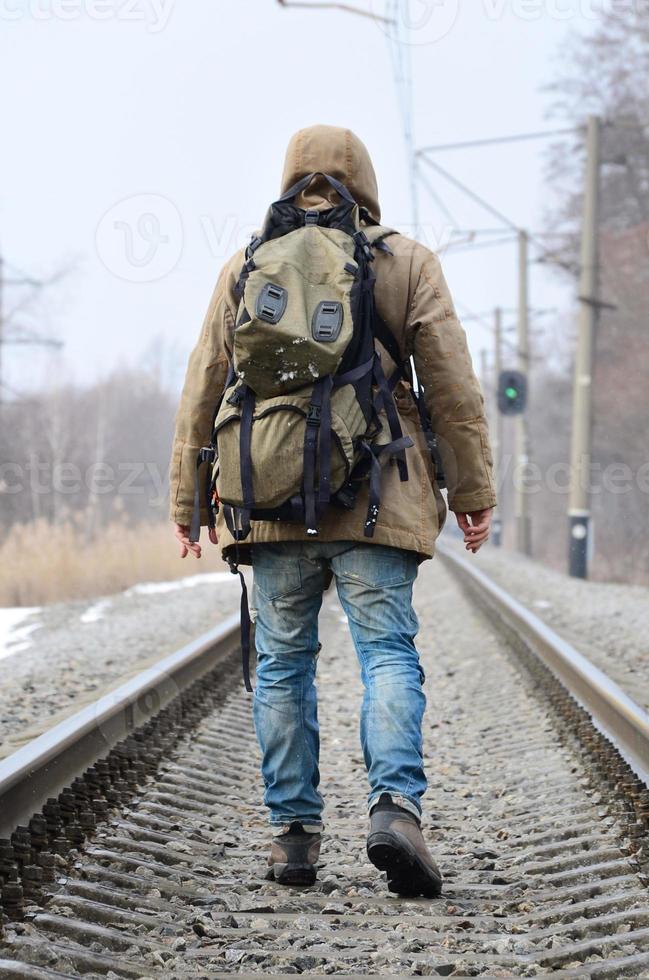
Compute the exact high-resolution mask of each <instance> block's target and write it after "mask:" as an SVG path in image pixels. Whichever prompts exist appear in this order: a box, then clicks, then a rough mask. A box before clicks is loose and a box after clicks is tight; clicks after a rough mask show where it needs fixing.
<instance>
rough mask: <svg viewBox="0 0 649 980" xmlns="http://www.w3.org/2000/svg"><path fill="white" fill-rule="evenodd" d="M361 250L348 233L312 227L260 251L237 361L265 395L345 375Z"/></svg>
mask: <svg viewBox="0 0 649 980" xmlns="http://www.w3.org/2000/svg"><path fill="white" fill-rule="evenodd" d="M354 249H355V245H354V240H353V238H351V237H350V235H348V234H347V232H345V231H341V230H340V229H336V228H328V227H320V226H318V225H316V224H307V225H305V226H303V227H300V228H296V229H295V230H293V231H290V232H288V233H287V234H285V235H282V236H281V237H279V238H272V239H270V240H269V241H266V242H264V243H263V244H262V245H260V246H258V248H257V249H256V250H255V252H254V260H253V263H252V268H250V269H249V271H248V273H247V276H246V277H245V280H244V282H243V292H242V297H241V303H240V306H239V312H238V316H237V328H236V330H235V334H234V351H233V355H234V368H235V371H236V373H237V375H238V377H239V378H240V379H241V380H242V381H244V382H245V383H246V384H247V385H249V387H251V388H252V389H253V390H254V392H255V393H256V394H257V395H258V396H259V397H261V398H271V397H273V396H274V395H278V394H282V393H283V392H287V391H291V390H294V389H296V388H300V387H302V386H304V385H306V384H313V382H314V381H317V380H318V378H321V377H325V376H326V375H329V374H334V373H335V372H336V370H337V369H338V367H339V365H340V362H341V360H342V357H343V355H344V353H345V350H346V349H347V347H348V345H349V343H350V341H351V339H352V336H353V330H354V319H353V310H352V305H353V298H352V290H353V288H354V285H355V283H356V281H357V278H356V277H357V273H358V266H357V264H356V262H355V261H354ZM250 264H251V263H250V261H249V263H248V265H249V266H250Z"/></svg>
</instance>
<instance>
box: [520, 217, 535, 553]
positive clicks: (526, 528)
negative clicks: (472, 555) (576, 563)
mask: <svg viewBox="0 0 649 980" xmlns="http://www.w3.org/2000/svg"><path fill="white" fill-rule="evenodd" d="M527 251H528V237H527V232H526V231H519V233H518V330H517V343H516V347H517V351H518V370H519V371H522V372H523V373H524V374H525V375H527V378H528V392H529V365H530V354H529V306H530V303H529V281H528V279H529V263H528V257H527ZM528 397H529V395H528ZM528 411H529V409H526V410H525V411H524V412H522V413H521V414H520V415H517V416H516V464H517V466H516V471H517V476H518V480H517V484H518V485H517V487H516V548H517V550H518V551H520V552H521V554H523V555H531V554H532V533H531V524H530V514H529V495H528V494H527V493H526V491H525V487H524V481H523V475H524V472H525V469H526V466H527V463H528V461H529V458H530V447H529V432H528Z"/></svg>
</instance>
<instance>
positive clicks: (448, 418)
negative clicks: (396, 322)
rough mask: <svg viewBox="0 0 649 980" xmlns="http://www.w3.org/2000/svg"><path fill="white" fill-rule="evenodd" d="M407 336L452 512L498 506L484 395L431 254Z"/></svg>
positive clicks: (421, 277) (414, 301) (424, 265)
mask: <svg viewBox="0 0 649 980" xmlns="http://www.w3.org/2000/svg"><path fill="white" fill-rule="evenodd" d="M407 333H409V334H410V337H411V345H410V346H411V347H412V351H413V355H414V360H415V369H416V371H417V377H418V378H419V381H420V382H421V385H422V386H423V388H424V397H425V400H426V406H427V408H428V411H429V414H430V417H431V422H432V425H433V431H434V432H435V433H436V435H437V440H438V443H439V447H440V451H441V455H442V461H443V465H444V472H445V475H446V485H447V489H448V503H449V507H450V508H451V510H454V511H460V512H465V513H466V512H471V511H474V510H482V509H483V508H485V507H493V506H495V504H496V492H495V486H494V478H493V461H492V454H491V447H490V444H489V435H488V432H487V422H486V419H485V414H484V399H483V397H482V391H481V389H480V385H479V383H478V379H477V378H476V376H475V374H474V371H473V367H472V364H471V356H470V354H469V349H468V346H467V341H466V334H465V333H464V330H463V328H462V326H461V324H460V322H459V320H458V318H457V315H456V312H455V308H454V306H453V300H452V298H451V294H450V292H449V289H448V286H447V284H446V280H445V279H444V274H443V272H442V268H441V265H440V261H439V259H438V257H437V256H436V255H435V254H433V253H432V252H428V251H426V253H425V258H424V261H423V263H422V265H421V269H420V272H419V277H418V281H417V284H416V288H415V292H414V296H413V299H412V303H411V306H410V314H409V323H408V330H407Z"/></svg>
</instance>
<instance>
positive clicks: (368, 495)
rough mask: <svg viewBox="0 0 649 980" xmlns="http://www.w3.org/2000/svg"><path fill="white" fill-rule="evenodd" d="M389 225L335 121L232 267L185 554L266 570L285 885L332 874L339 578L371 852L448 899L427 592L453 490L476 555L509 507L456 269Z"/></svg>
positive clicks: (181, 531)
mask: <svg viewBox="0 0 649 980" xmlns="http://www.w3.org/2000/svg"><path fill="white" fill-rule="evenodd" d="M380 221H381V213H380V208H379V202H378V192H377V182H376V176H375V173H374V169H373V166H372V163H371V160H370V157H369V155H368V153H367V150H366V149H365V147H364V145H363V144H362V143H361V141H360V140H359V139H358V138H357V137H356V136H355V135H354V134H353V133H352V132H350V131H349V130H347V129H338V128H335V127H330V126H314V127H311V128H309V129H305V130H301V131H300V132H298V133H297V134H296V135H295V136H294V137H293V138H292V140H291V142H290V144H289V147H288V152H287V155H286V162H285V166H284V174H283V178H282V194H281V196H280V198H279V199H278V200H277V201H276V202H275V203H274V204H273V205H272V206H271V208H270V209H269V212H268V214H267V216H266V220H265V222H264V225H263V227H262V229H261V230H260V232H259V233H258V234H257V235H255V236H254V237H253V240H252V241H251V243H250V245H249V246H248V248H247V249H246V250H245V251H243V252H239V253H237V254H236V255H235V256H234V257H233V258H232V259H231V260H230V261H229V262H228V263H227V264H226V266H225V268H224V269H223V270H222V272H221V275H220V277H219V280H218V283H217V285H216V289H215V291H214V295H213V297H212V300H211V303H210V306H209V309H208V311H207V315H206V318H205V321H204V324H203V328H202V330H201V334H200V337H199V340H198V343H197V345H196V347H195V349H194V351H193V353H192V355H191V358H190V361H189V367H188V370H187V377H186V381H185V386H184V390H183V394H182V399H181V403H180V408H179V412H178V417H177V425H176V435H175V441H174V447H173V457H172V464H171V519H172V521H173V522H174V524H175V534H176V537H177V538H178V540H179V542H180V547H181V554H182V556H183V557H184V556H185V555H186V554H188V553H189V552H191V553H192V554H194V555H195V556H200V552H201V549H200V545H199V544H198V541H197V539H198V536H199V532H200V526H201V525H208V527H209V537H210V540H211V541H212V542H214V543H216V542H217V540H218V541H220V543H221V547H222V550H223V555H224V557H225V558H226V559H227V560H228V561H229V562H230V563H231V565H232V567H233V570H235V571H236V570H238V567H239V564H244V563H251V564H252V567H253V571H254V602H253V606H254V608H255V610H256V634H255V640H256V648H257V667H256V689H255V692H254V702H253V714H254V721H255V728H256V732H257V737H258V740H259V745H260V747H261V752H262V776H263V783H264V790H265V791H264V802H265V804H266V806H267V807H268V809H269V813H270V824H271V828H272V833H273V837H272V843H271V848H270V855H269V858H268V868H267V874H268V876H269V877H271V878H274V879H275V880H276V881H278V882H279V883H281V884H287V885H309V884H312V883H313V882H314V881H315V878H316V867H317V862H318V857H319V853H320V845H321V833H322V829H323V823H322V813H323V797H322V796H321V794H320V792H319V783H320V772H319V766H318V757H319V729H318V719H317V699H316V688H315V672H316V657H317V654H318V650H319V643H318V613H319V610H320V607H321V604H322V596H323V592H324V590H325V589H326V588H327V586H328V585H329V583H330V581H331V579H332V577H333V578H334V579H335V583H336V588H337V591H338V596H339V598H340V602H341V604H342V606H343V609H344V611H345V613H346V615H347V619H348V622H349V627H350V631H351V635H352V639H353V642H354V646H355V649H356V653H357V656H358V660H359V664H360V671H361V677H362V681H363V685H364V691H365V693H364V699H363V704H362V708H361V725H360V738H361V744H362V749H363V754H364V759H365V763H366V766H367V773H368V780H369V794H368V812H369V820H370V827H369V835H368V839H367V853H368V856H369V859H370V861H371V862H372V863H373V864H374V865H375V866H376V867H377V868H380V869H381V870H385V871H386V873H387V879H388V886H389V888H390V889H391V890H392V891H394V892H396V893H398V894H401V895H411V896H414V895H425V896H436V895H439V894H440V893H441V886H442V878H441V874H440V871H439V869H438V868H437V866H436V864H435V862H434V860H433V858H432V857H431V855H430V853H429V851H428V848H427V846H426V844H425V841H424V837H423V834H422V830H421V817H422V806H421V800H422V797H423V794H424V791H425V789H426V776H425V773H424V763H423V756H422V718H423V714H424V708H425V696H424V693H423V690H422V684H423V680H424V672H423V670H422V668H421V665H420V663H419V655H418V653H417V648H416V646H415V636H416V633H417V627H418V624H417V617H416V615H415V613H414V610H413V608H412V588H413V583H414V581H415V578H416V575H417V569H418V566H419V564H420V562H421V561H423V560H424V559H426V558H431V557H432V556H433V553H434V547H435V539H436V537H437V535H438V534H439V532H440V530H441V528H442V526H443V523H444V520H445V512H446V511H445V504H444V501H443V498H442V495H441V493H440V489H439V488H440V484H441V483H442V482H443V480H445V486H446V487H447V490H448V503H449V507H450V509H451V510H453V511H454V512H455V516H456V520H457V522H458V525H459V527H460V528H461V530H462V531H463V533H464V541H465V545H466V548H467V549H468V550H469V551H471V552H473V553H475V552H477V551H478V549H479V548H480V547H481V545H482V544H483V543H484V542H485V541H486V540H487V537H488V535H489V527H490V522H491V514H492V508H493V507H494V506H495V503H496V497H495V492H494V484H493V476H492V459H491V451H490V447H489V439H488V434H487V427H486V423H485V418H484V405H483V398H482V395H481V392H480V388H479V385H478V382H477V380H476V378H475V375H474V373H473V370H472V366H471V360H470V356H469V353H468V349H467V344H466V338H465V334H464V331H463V330H462V327H461V325H460V323H459V322H458V319H457V316H456V313H455V309H454V307H453V302H452V299H451V296H450V294H449V290H448V287H447V285H446V282H445V280H444V276H443V274H442V271H441V268H440V263H439V259H438V258H437V256H436V255H435V254H434V253H432V252H430V251H429V250H428V249H426V248H425V247H424V246H423V245H420V244H419V243H417V242H415V241H412V240H410V239H408V238H406V237H405V236H403V235H401V234H399V233H397V232H396V231H394V230H392V229H390V228H388V227H386V226H383V225H381V224H380ZM411 358H412V361H411ZM411 363H414V370H415V372H416V375H415V374H413V371H412V367H411ZM244 625H245V617H244ZM323 656H326V650H325V651H324V653H323ZM244 661H245V657H244Z"/></svg>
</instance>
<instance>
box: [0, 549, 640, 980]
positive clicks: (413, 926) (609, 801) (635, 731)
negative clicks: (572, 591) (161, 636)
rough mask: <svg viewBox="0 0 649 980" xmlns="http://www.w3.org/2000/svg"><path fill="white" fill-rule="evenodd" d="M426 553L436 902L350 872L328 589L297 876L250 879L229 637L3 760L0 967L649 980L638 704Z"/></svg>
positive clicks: (41, 971) (232, 638) (251, 763)
mask: <svg viewBox="0 0 649 980" xmlns="http://www.w3.org/2000/svg"><path fill="white" fill-rule="evenodd" d="M443 560H444V562H446V563H447V565H448V567H449V568H451V569H452V570H453V572H454V574H453V575H448V574H447V569H446V568H445V567H444V565H443V564H442V563H441V562H438V561H436V562H434V563H430V564H429V565H427V566H425V567H424V568H423V569H422V574H421V576H420V581H419V583H418V600H417V606H418V610H419V612H420V620H421V632H420V638H419V646H420V649H421V653H422V662H423V665H424V667H425V670H426V673H427V680H426V692H427V696H428V700H429V705H428V711H427V716H426V729H425V752H426V757H427V759H428V771H429V780H430V786H429V790H428V793H427V796H426V799H425V804H426V809H425V822H424V829H425V835H426V837H427V839H428V841H429V843H430V846H431V848H432V850H433V853H434V854H435V856H436V858H437V859H438V861H439V863H440V865H441V868H442V871H443V873H444V875H445V887H444V894H443V897H442V898H441V899H439V900H435V901H426V900H423V899H420V900H403V899H399V898H396V897H393V896H390V895H389V894H388V893H387V890H386V886H385V883H384V881H383V879H382V876H381V875H380V874H379V872H378V871H376V869H374V868H373V867H372V866H371V865H370V864H369V863H368V861H367V859H366V857H365V852H364V845H365V830H366V821H365V816H364V798H365V792H366V787H365V775H364V767H363V762H362V758H361V754H360V748H359V746H358V735H357V727H358V726H357V722H358V705H359V691H360V684H359V681H358V678H357V670H356V664H355V659H354V655H353V652H352V650H351V646H350V643H349V640H348V637H347V633H346V625H345V623H344V622H343V621H342V614H341V611H340V608H339V607H338V605H337V603H336V602H335V601H334V599H333V597H331V596H328V597H327V600H326V602H325V606H324V609H323V614H322V619H321V632H322V637H321V638H322V640H323V643H324V649H323V652H322V655H321V658H320V662H319V667H318V673H319V682H320V703H321V710H320V715H321V727H322V730H323V732H322V734H323V739H322V741H323V744H322V766H321V769H322V773H323V791H324V795H325V799H326V802H327V809H326V814H325V819H326V824H327V825H326V831H325V842H324V846H323V854H322V862H321V868H320V871H319V878H318V882H317V884H316V885H315V886H314V887H313V888H312V889H307V890H304V889H297V888H295V889H290V888H282V887H281V886H278V885H277V884H275V883H274V882H269V881H266V880H265V878H264V875H263V870H264V865H265V858H266V852H267V846H268V832H267V827H266V824H265V812H264V809H263V807H262V806H261V804H260V802H259V797H260V788H259V777H258V760H257V749H256V745H255V740H254V733H253V729H252V720H251V710H250V700H249V698H248V697H246V696H245V694H244V692H243V690H242V687H241V682H240V677H239V668H238V653H237V649H236V624H235V623H234V622H230V623H228V624H225V625H224V627H222V628H221V629H220V630H219V631H214V632H213V633H212V634H211V635H209V636H208V637H206V638H204V639H203V640H201V641H197V642H196V643H195V644H191V645H190V646H189V647H187V648H185V649H184V650H183V651H180V652H179V654H176V655H174V657H173V658H168V660H167V662H165V664H164V666H163V665H161V668H160V669H159V671H158V673H157V675H155V674H154V675H151V676H149V677H148V678H146V679H145V678H143V677H140V678H138V679H136V680H135V681H133V682H131V683H130V685H126V686H125V687H124V688H123V689H120V691H119V692H117V694H116V695H115V696H113V698H112V700H111V702H107V701H106V700H104V702H103V703H102V704H100V705H99V706H97V707H96V708H95V709H94V710H91V711H90V712H89V713H88V712H82V713H81V716H79V718H77V719H76V721H75V720H74V719H71V720H70V721H69V722H68V723H66V724H67V728H66V729H65V730H64V731H59V732H58V733H57V732H52V733H49V735H48V736H44V737H43V739H45V741H43V739H39V740H37V743H41V744H40V745H39V744H37V743H34V744H33V745H31V746H29V747H27V748H26V749H25V750H23V752H22V754H21V753H16V756H13V757H10V758H9V759H7V760H5V761H4V762H3V763H2V764H0V838H4V839H3V840H0V881H1V882H2V889H1V893H0V894H1V897H2V903H3V907H4V912H5V918H4V924H3V930H2V934H1V935H0V978H3V980H4V978H34V980H41V978H42V980H48V978H56V977H58V978H63V977H65V978H70V977H78V976H84V977H90V978H94V977H109V978H112V980H114V978H122V977H137V978H145V977H156V978H157V977H163V978H170V980H173V978H176V977H177V978H183V977H194V978H198V977H201V978H202V977H205V978H212V977H214V978H216V977H225V976H230V975H233V974H238V975H259V974H264V973H266V974H269V975H276V976H293V975H296V974H299V973H301V974H304V975H307V976H317V975H323V974H324V975H326V974H334V975H337V976H347V977H359V976H367V975H387V976H411V975H431V976H455V977H470V976H471V977H472V976H480V977H532V976H537V977H538V976H553V977H554V976H557V977H574V978H577V977H580V978H586V977H597V978H603V977H609V978H616V980H617V978H624V977H649V894H648V893H647V880H648V879H647V875H646V867H647V862H648V861H649V858H648V857H647V853H646V832H647V821H648V820H649V794H648V792H647V788H646V784H645V781H644V779H643V778H642V777H643V773H644V772H645V771H646V768H645V769H643V767H646V762H647V746H648V745H649V738H648V737H647V728H646V724H647V718H646V715H644V714H643V713H642V712H640V711H639V709H636V708H635V706H633V705H632V702H629V701H628V699H627V698H625V697H624V695H623V694H622V693H621V692H619V691H617V690H616V689H615V687H614V686H613V685H606V684H605V683H604V680H605V679H603V678H602V676H601V675H599V674H593V673H592V672H589V671H588V670H587V669H585V665H584V664H583V663H582V662H581V661H579V660H574V659H571V658H570V657H569V656H568V654H570V652H571V651H570V649H569V648H567V646H566V645H565V644H561V642H560V641H559V640H558V638H556V642H554V640H555V638H554V637H553V636H552V634H551V633H550V631H548V630H547V629H546V628H544V629H543V630H542V631H541V637H542V641H543V642H541V639H540V638H539V636H538V635H535V634H534V629H533V627H535V626H538V625H539V624H538V623H536V622H535V621H534V617H529V614H528V617H529V618H528V617H526V616H523V617H522V619H523V621H521V620H520V615H521V610H520V609H518V608H517V607H516V604H513V605H512V602H511V600H510V601H509V602H507V599H508V597H507V596H503V595H500V594H499V592H500V590H495V591H494V589H493V588H492V589H490V588H489V583H488V582H484V581H483V580H482V579H481V578H480V576H475V575H473V574H472V572H471V571H470V566H468V567H467V564H466V563H462V562H461V561H458V559H456V558H454V557H453V556H452V555H451V554H446V555H445V557H444V559H443ZM523 612H524V611H523ZM516 614H518V615H519V619H518V620H517V617H516ZM573 652H574V651H573ZM560 655H561V656H560ZM551 657H554V658H555V659H554V661H553V662H552V663H550V658H551ZM559 660H561V662H562V663H563V666H562V667H561V669H560V665H559ZM564 661H565V662H564ZM567 664H571V665H572V666H571V669H572V671H573V676H572V677H569V676H568V666H567ZM550 668H551V669H550ZM561 670H563V671H564V673H563V674H561ZM554 671H556V673H554ZM577 674H578V675H579V678H578V679H577ZM557 675H558V676H559V677H562V680H559V679H557ZM567 685H568V686H567ZM570 690H573V691H574V693H575V697H573V696H572V695H571V694H570V693H569V691H570ZM596 697H597V698H599V699H600V700H599V701H598V703H597V704H595V701H594V700H591V701H587V698H591V699H595V698H596ZM603 705H604V706H603ZM616 706H617V707H616ZM615 707H616V710H614V708H615ZM591 714H593V715H594V716H595V718H596V724H597V726H599V727H595V725H594V724H593V722H592V721H591V718H590V715H591ZM614 742H615V743H616V744H614ZM616 746H617V747H616ZM620 752H622V753H623V754H624V756H625V757H626V759H625V758H623V757H622V755H621V754H620ZM18 756H20V758H17V757H18ZM627 760H628V761H627ZM84 772H85V775H84ZM43 804H44V810H42V812H39V813H38V815H36V816H33V817H31V814H32V813H35V811H40V809H41V807H42V806H43ZM30 817H31V820H30ZM18 825H20V828H21V829H16V827H17V826H18Z"/></svg>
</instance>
